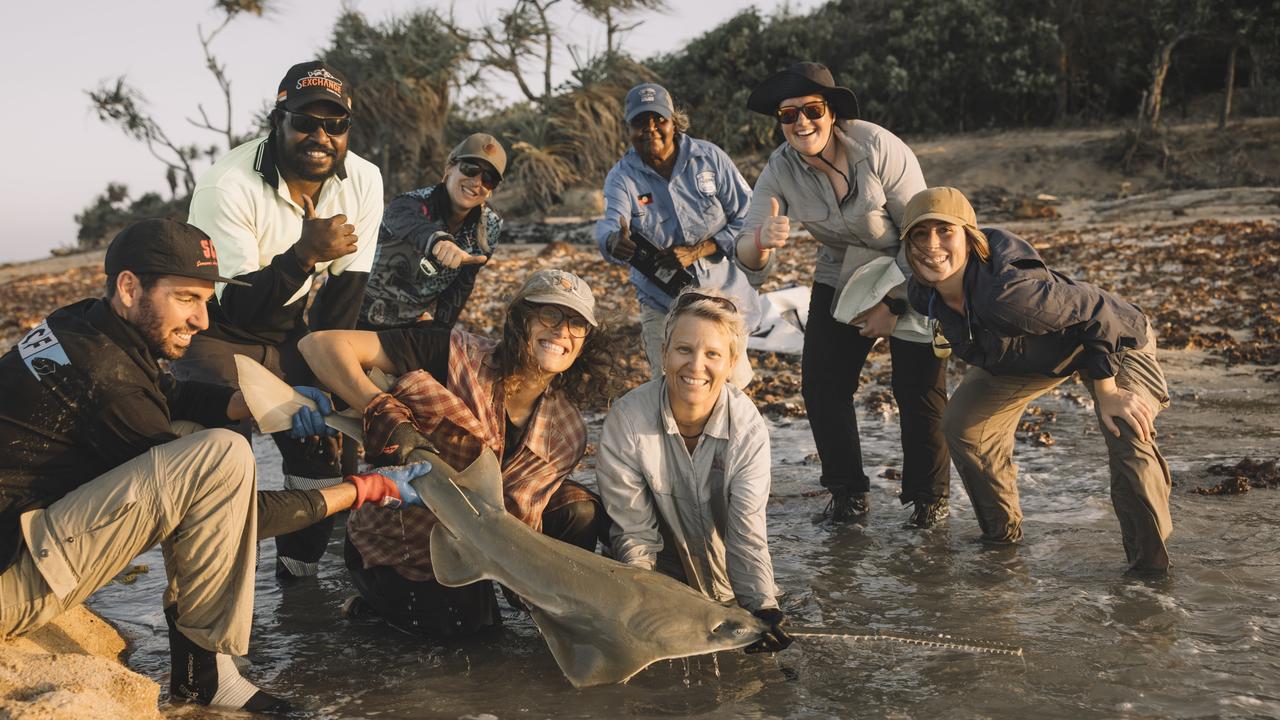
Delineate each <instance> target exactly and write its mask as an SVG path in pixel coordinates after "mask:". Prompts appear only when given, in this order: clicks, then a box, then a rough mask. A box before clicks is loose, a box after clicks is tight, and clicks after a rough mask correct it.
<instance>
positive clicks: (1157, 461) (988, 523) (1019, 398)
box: [942, 336, 1173, 571]
mask: <svg viewBox="0 0 1280 720" xmlns="http://www.w3.org/2000/svg"><path fill="white" fill-rule="evenodd" d="M1155 347H1156V345H1155V338H1154V337H1153V336H1148V341H1147V344H1146V345H1145V346H1144V347H1143V348H1141V349H1138V350H1129V351H1127V352H1125V354H1124V356H1123V358H1122V360H1121V364H1120V370H1119V372H1118V373H1117V374H1116V385H1117V386H1119V387H1121V388H1124V389H1126V390H1129V391H1131V392H1133V393H1136V394H1137V395H1138V396H1139V397H1141V398H1142V399H1143V400H1145V401H1146V402H1147V404H1148V405H1149V406H1150V407H1151V408H1154V409H1155V410H1156V411H1157V412H1158V411H1159V410H1161V409H1163V408H1166V407H1168V406H1169V393H1168V389H1167V386H1166V384H1165V379H1164V373H1163V371H1162V370H1161V369H1160V364H1159V363H1158V362H1157V361H1156V356H1155ZM1064 380H1066V378H1053V377H1040V376H1030V375H992V374H991V373H989V372H987V371H986V370H983V369H981V368H978V367H972V368H970V369H969V371H968V372H967V373H966V374H965V376H964V380H963V381H962V382H961V383H960V385H959V387H957V388H956V391H955V393H954V394H953V395H952V396H951V399H950V401H948V403H947V409H946V412H945V413H944V414H943V418H942V427H943V433H944V434H945V435H946V438H947V446H948V448H949V449H950V450H951V459H952V461H953V462H954V463H955V466H956V470H958V471H959V473H960V478H961V480H962V481H963V482H964V488H965V491H966V492H967V493H968V495H969V500H970V501H971V502H972V503H973V509H974V513H975V514H976V515H977V516H978V524H979V525H980V526H981V527H982V537H983V539H984V540H989V541H993V542H1014V541H1017V540H1019V539H1020V538H1021V537H1022V509H1021V508H1020V507H1019V504H1018V482H1017V480H1018V466H1017V465H1015V464H1014V462H1013V445H1014V432H1015V431H1016V430H1017V427H1018V421H1019V419H1021V418H1022V413H1023V411H1024V410H1026V408H1027V405H1028V404H1030V402H1031V401H1032V400H1034V399H1036V398H1037V397H1039V396H1041V395H1043V394H1045V393H1046V392H1049V391H1050V390H1052V389H1053V388H1054V387H1056V386H1058V385H1059V384H1061V383H1062V382H1063V381H1064ZM1085 385H1086V386H1087V387H1088V388H1089V393H1090V394H1094V390H1093V385H1092V383H1091V382H1089V381H1088V380H1085ZM1094 413H1095V415H1097V416H1098V424H1099V428H1101V429H1102V436H1103V438H1105V440H1106V443H1107V456H1108V461H1109V463H1110V466H1111V504H1112V506H1113V507H1114V508H1115V512H1116V517H1117V518H1119V520H1120V534H1121V537H1122V538H1123V540H1124V551H1125V555H1126V556H1127V558H1128V560H1129V566H1130V568H1131V569H1133V570H1136V571H1161V570H1166V569H1168V567H1169V553H1168V550H1167V549H1166V547H1165V540H1166V539H1167V538H1168V537H1169V535H1170V533H1171V532H1172V531H1173V523H1172V521H1171V520H1170V519H1169V490H1170V487H1171V484H1172V483H1171V480H1170V477H1169V466H1168V465H1167V464H1165V461H1164V458H1163V457H1161V455H1160V449H1159V448H1158V447H1156V444H1155V442H1149V443H1148V442H1143V440H1142V439H1141V437H1139V436H1138V435H1137V434H1136V433H1135V432H1134V431H1133V429H1132V428H1130V427H1129V426H1128V424H1127V423H1125V422H1124V421H1123V420H1116V421H1115V423H1116V425H1117V426H1118V427H1119V428H1120V437H1116V436H1115V435H1113V434H1111V432H1110V431H1108V430H1107V429H1106V428H1105V427H1102V417H1101V415H1100V414H1098V411H1097V396H1096V394H1095V395H1094Z"/></svg>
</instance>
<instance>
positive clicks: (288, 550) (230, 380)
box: [172, 335, 342, 563]
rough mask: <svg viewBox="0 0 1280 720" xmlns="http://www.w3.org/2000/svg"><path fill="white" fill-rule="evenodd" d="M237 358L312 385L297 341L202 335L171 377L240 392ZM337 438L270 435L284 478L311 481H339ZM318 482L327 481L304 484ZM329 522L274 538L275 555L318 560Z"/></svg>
mask: <svg viewBox="0 0 1280 720" xmlns="http://www.w3.org/2000/svg"><path fill="white" fill-rule="evenodd" d="M235 355H245V356H247V357H249V358H252V359H253V360H256V361H257V362H259V363H261V364H262V365H263V366H264V367H266V368H267V369H268V370H270V371H271V372H273V373H275V375H276V376H277V377H280V378H283V379H284V381H285V382H287V383H289V384H290V385H312V384H314V383H315V378H314V376H313V375H312V374H311V370H310V368H308V367H307V364H306V361H304V360H303V359H302V356H301V355H299V354H298V352H297V343H296V342H286V343H285V344H284V345H282V346H281V347H273V346H269V345H241V344H238V343H231V342H227V341H225V340H219V339H216V338H211V337H207V336H204V335H197V336H195V337H194V338H192V339H191V348H190V349H189V350H188V351H187V354H186V355H185V356H184V357H182V358H181V359H180V360H176V361H174V362H173V364H172V368H173V374H174V376H175V377H177V378H178V379H179V380H191V381H196V382H206V383H213V384H216V385H230V386H232V387H237V388H238V387H239V386H240V384H239V382H238V379H237V377H236V363H235ZM246 427H247V426H246ZM340 437H341V436H335V437H333V438H321V439H319V440H316V439H311V440H306V441H300V440H294V439H293V438H291V437H289V434H288V433H285V432H278V433H272V435H271V439H272V440H274V441H275V443H276V448H278V449H279V450H280V455H281V457H282V458H283V459H284V472H285V474H286V475H292V476H294V477H295V478H311V479H322V478H325V479H327V478H341V476H342V457H341V444H340V442H339V438H340ZM320 484H326V483H311V484H308V485H320ZM333 523H334V518H333V517H332V516H331V517H328V518H325V519H323V520H321V521H319V522H317V523H316V524H314V525H311V526H309V527H306V528H303V529H302V530H298V531H296V532H291V533H286V534H283V535H278V536H276V554H277V555H279V556H281V557H286V558H291V559H293V560H297V561H299V562H303V563H315V562H319V560H320V557H321V556H322V555H324V549H325V546H326V545H327V544H328V542H329V534H330V533H331V532H332V531H333Z"/></svg>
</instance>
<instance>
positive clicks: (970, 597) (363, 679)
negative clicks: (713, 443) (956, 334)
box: [90, 388, 1280, 719]
mask: <svg viewBox="0 0 1280 720" xmlns="http://www.w3.org/2000/svg"><path fill="white" fill-rule="evenodd" d="M1076 392H1077V393H1080V392H1082V391H1080V389H1079V388H1077V389H1076ZM1086 397H1087V396H1086ZM1200 400H1201V401H1203V402H1205V403H1209V402H1223V403H1227V404H1228V406H1230V405H1231V402H1232V399H1231V398H1227V399H1225V400H1224V399H1222V397H1218V396H1215V397H1213V398H1210V397H1205V398H1200ZM1240 400H1244V398H1237V399H1236V401H1240ZM1037 404H1039V405H1042V406H1043V407H1044V408H1045V409H1046V410H1056V411H1057V413H1058V415H1057V418H1058V419H1057V421H1056V422H1055V423H1053V424H1052V425H1047V426H1046V428H1047V429H1050V430H1051V431H1052V433H1053V435H1054V437H1055V439H1056V440H1057V444H1056V445H1054V446H1052V447H1047V448H1045V447H1033V446H1031V445H1028V444H1026V443H1021V442H1020V443H1019V444H1018V449H1017V460H1018V462H1019V465H1020V467H1021V469H1022V477H1021V490H1022V506H1023V510H1024V513H1025V515H1026V518H1025V521H1024V530H1025V532H1026V538H1025V540H1024V542H1023V544H1022V545H1021V546H1019V547H1016V548H997V549H989V548H984V547H982V546H980V545H979V544H977V543H976V542H975V538H976V537H977V535H978V529H977V523H976V521H975V520H974V518H973V514H972V511H971V508H970V506H969V503H968V500H967V499H966V498H965V497H964V493H963V489H962V488H961V486H960V484H959V482H958V478H953V483H952V492H953V497H952V506H951V507H952V511H951V519H950V521H949V524H947V525H944V526H943V527H941V528H938V529H934V530H930V531H919V530H913V529H907V528H905V527H903V523H904V522H905V521H906V519H907V516H908V510H907V509H905V508H900V507H899V506H898V503H897V500H896V493H897V489H896V487H894V485H895V483H893V482H891V481H889V480H885V479H883V478H879V477H878V475H879V474H880V473H881V472H882V471H883V470H884V469H885V468H886V467H900V465H901V463H900V454H901V453H900V450H899V448H898V447H897V442H898V432H897V427H896V418H889V421H888V422H886V421H885V419H884V418H882V417H880V416H869V415H867V414H865V413H863V414H862V415H861V417H860V421H861V423H862V428H863V439H864V452H865V460H866V469H867V472H868V474H870V475H871V476H872V477H873V498H872V499H873V509H872V513H871V516H870V519H869V522H868V524H867V526H866V527H861V526H858V525H848V526H842V527H840V528H838V529H836V530H830V529H827V528H824V527H821V526H818V525H814V524H813V523H812V522H811V521H810V518H811V516H812V515H813V514H815V513H816V512H818V511H819V510H821V509H822V506H823V505H824V504H825V502H826V498H825V495H821V496H819V495H814V494H811V493H812V492H813V491H814V490H815V489H816V488H817V476H818V468H817V467H816V465H815V464H812V461H806V458H807V457H808V456H810V455H811V454H812V453H813V441H812V438H811V436H810V435H809V431H808V426H807V424H806V423H805V421H803V420H797V421H786V420H781V421H778V422H776V423H775V427H774V432H773V435H772V438H773V459H774V487H773V498H772V500H771V503H770V506H769V529H770V547H771V551H772V553H773V559H774V565H775V568H776V573H777V581H778V584H779V585H780V586H781V587H782V588H783V589H784V590H785V592H786V595H785V597H784V598H783V599H782V604H783V607H784V608H785V609H786V610H787V612H788V614H789V616H790V617H791V618H792V622H793V623H795V624H802V625H824V626H833V627H848V628H853V629H865V628H878V629H884V630H898V631H912V632H935V633H936V632H942V633H947V634H950V635H954V636H961V637H969V638H973V639H976V640H986V641H997V642H1002V643H1009V644H1013V645H1018V646H1021V647H1023V648H1024V649H1025V655H1024V656H1023V657H1009V656H1000V655H991V654H978V653H970V652H964V651H958V650H945V649H931V648H922V647H917V646H911V645H905V644H897V643H891V642H877V643H868V642H858V641H847V640H834V639H816V638H808V639H801V640H798V641H797V642H796V644H795V645H794V646H793V647H792V649H790V650H788V651H786V652H784V653H780V654H778V655H776V656H773V657H768V656H746V655H743V654H741V653H719V654H717V655H714V656H705V657H701V658H692V659H688V660H679V661H664V662H660V663H657V664H656V665H654V666H653V667H650V668H649V669H648V670H645V671H644V672H642V673H641V674H640V675H638V676H636V677H635V678H634V679H632V681H631V682H630V683H628V684H626V685H618V686H611V687H603V688H591V689H587V690H582V691H577V690H574V689H573V688H572V687H571V686H570V685H569V684H568V682H567V681H566V680H565V679H564V678H563V676H562V675H561V674H560V672H559V670H558V669H557V667H556V665H555V662H554V660H553V659H552V658H551V655H550V653H549V652H548V650H547V649H546V646H545V644H544V643H543V642H542V640H541V638H540V637H539V635H538V632H537V629H536V628H535V627H534V626H533V624H532V622H531V621H530V620H529V619H528V616H526V615H521V614H518V613H515V612H511V611H506V620H507V622H506V625H505V627H504V628H503V629H502V630H501V631H500V632H499V633H497V634H496V635H495V636H493V637H489V638H486V639H482V640H478V641H474V642H471V643H467V644H463V645H451V646H443V647H442V646H430V645H425V644H423V643H421V642H420V641H417V640H415V639H412V638H409V637H407V636H403V635H400V634H399V633H397V632H395V631H392V630H389V629H386V628H384V627H383V626H381V625H379V624H377V623H376V622H366V621H345V620H343V619H342V618H341V617H339V614H338V607H339V605H340V603H341V602H342V600H343V599H344V598H345V597H346V596H347V595H348V594H350V593H351V592H353V591H352V589H351V587H350V584H349V583H348V581H347V579H346V573H345V569H344V568H343V566H342V561H341V544H340V541H339V540H337V539H335V540H334V541H333V542H332V543H331V545H330V550H331V553H330V554H329V555H328V556H326V558H325V561H324V563H323V566H322V570H321V574H320V576H319V577H318V578H316V579H314V580H304V581H298V582H294V583H289V584H285V585H281V584H279V583H278V582H277V581H276V580H275V579H274V577H273V576H272V573H271V570H272V568H273V567H274V546H273V543H271V542H266V543H263V544H262V547H261V555H262V562H261V564H260V569H259V575H258V595H257V607H256V610H255V623H254V635H253V645H252V648H251V659H252V661H253V667H252V668H251V669H250V670H249V671H248V673H247V674H248V676H249V677H250V679H252V680H253V681H255V682H257V683H258V684H260V685H262V686H263V687H266V688H268V689H270V690H273V691H275V692H277V693H279V694H281V695H284V696H285V697H289V698H291V699H293V700H294V701H296V702H298V703H299V704H302V705H305V706H306V707H307V708H308V709H309V710H310V716H311V717H315V718H325V719H330V718H332V719H338V718H360V717H377V718H408V717H451V718H456V717H497V718H511V717H531V718H534V717H550V716H555V717H561V718H577V717H582V718H590V717H603V716H630V717H664V716H685V715H698V716H704V717H710V718H720V717H725V718H728V717H749V718H750V717H850V716H858V717H894V718H899V717H936V716H944V715H945V716H949V717H1002V718H1003V717H1009V718H1011V717H1023V716H1028V715H1032V714H1034V715H1036V716H1038V717H1041V718H1087V717H1099V718H1102V717H1106V718H1111V717H1126V718H1156V717H1159V718H1204V717H1280V687H1277V685H1276V679H1277V678H1278V677H1280V552H1277V550H1278V549H1280V530H1278V529H1277V527H1276V523H1275V521H1274V518H1275V517H1276V516H1277V514H1278V512H1280V491H1254V492H1250V493H1248V494H1247V495H1245V496H1241V497H1232V498H1222V497H1202V496H1198V495H1190V494H1188V493H1187V490H1188V489H1190V488H1191V487H1194V486H1196V485H1207V484H1211V482H1209V481H1207V480H1206V479H1205V478H1204V476H1203V472H1202V469H1203V467H1204V466H1205V465H1206V464H1209V463H1212V462H1216V461H1221V460H1229V461H1230V462H1232V463H1234V462H1235V460H1236V459H1238V458H1239V457H1240V456H1241V455H1248V454H1252V455H1253V456H1255V457H1256V456H1266V457H1272V456H1274V454H1275V448H1276V447H1277V440H1278V439H1280V430H1276V429H1275V425H1276V424H1275V423H1274V422H1270V423H1264V424H1267V425H1269V426H1270V427H1271V428H1272V429H1271V430H1270V431H1269V432H1268V431H1264V432H1261V433H1257V432H1251V433H1249V434H1245V435H1242V434H1241V433H1238V432H1234V431H1233V430H1232V429H1231V428H1230V427H1222V426H1218V427H1197V425H1196V422H1197V421H1196V419H1195V418H1196V417H1197V416H1194V415H1181V416H1177V417H1181V418H1182V419H1181V420H1178V419H1177V417H1175V419H1174V420H1173V421H1171V422H1166V421H1165V420H1164V419H1163V418H1162V420H1161V423H1162V425H1161V428H1162V430H1161V440H1162V450H1163V451H1164V453H1165V456H1166V458H1167V459H1168V460H1169V462H1170V465H1171V467H1172V469H1173V473H1174V483H1175V485H1174V494H1173V499H1172V506H1173V518H1174V525H1175V534H1174V537H1173V538H1172V540H1171V542H1170V551H1171V553H1172V555H1173V559H1174V563H1175V568H1174V570H1173V573H1172V575H1171V577H1170V578H1168V579H1165V580H1160V581H1142V580H1134V579H1128V578H1126V577H1124V576H1123V574H1122V572H1123V570H1124V553H1123V550H1122V548H1121V545H1120V538H1119V528H1118V525H1117V522H1116V520H1115V517H1114V515H1113V513H1112V511H1111V506H1110V500H1109V497H1108V492H1107V478H1108V473H1107V470H1106V453H1105V449H1104V448H1103V446H1102V442H1101V438H1100V437H1099V435H1098V430H1097V428H1096V427H1095V426H1093V414H1092V412H1091V410H1089V409H1088V408H1082V407H1080V406H1079V405H1078V404H1077V403H1075V402H1073V401H1071V400H1070V399H1069V398H1068V397H1066V396H1063V395H1058V396H1054V397H1048V398H1045V399H1043V400H1042V401H1040V402H1038V403H1037ZM1246 404H1247V403H1246ZM1237 412H1239V413H1252V412H1263V413H1267V414H1269V415H1270V417H1275V401H1274V397H1272V398H1271V399H1270V400H1268V401H1267V402H1265V403H1263V407H1262V408H1260V409H1258V408H1250V407H1244V406H1243V405H1240V406H1238V411H1237ZM592 428H593V433H594V432H598V430H599V420H598V419H597V420H596V422H593V423H592ZM1215 436H1219V437H1221V438H1222V441H1221V442H1219V441H1218V439H1217V437H1215ZM593 440H594V437H593ZM255 448H256V450H257V452H258V454H259V457H260V458H263V461H264V462H263V464H262V471H261V474H260V482H261V483H262V484H263V486H264V487H278V486H279V480H280V476H279V471H278V465H277V461H276V460H275V457H276V456H275V451H274V448H272V447H271V444H270V442H269V441H267V440H264V439H262V438H257V439H256V441H255ZM1217 452H1230V453H1231V455H1230V456H1229V457H1228V456H1222V457H1221V458H1218V456H1216V453H1217ZM579 477H587V478H590V473H589V472H586V473H580V474H579ZM337 537H340V536H339V535H338V533H335V538H337ZM138 562H141V563H146V564H148V565H150V566H151V568H152V569H151V572H150V573H148V574H146V575H143V576H142V577H141V578H140V579H139V580H138V581H137V582H136V583H135V584H133V585H129V586H124V585H112V586H110V587H108V588H106V589H104V590H102V591H101V592H99V593H98V594H97V595H95V596H94V598H93V600H92V601H91V603H90V604H91V605H92V607H93V608H94V609H95V610H96V611H98V612H100V613H102V614H103V615H104V616H106V617H107V618H108V619H109V620H111V621H112V622H113V623H115V624H116V625H117V626H119V627H120V628H121V629H122V630H123V632H124V633H125V634H126V635H127V636H128V637H130V638H131V639H132V640H133V641H134V642H135V646H136V649H135V651H134V653H133V655H132V656H131V659H130V661H129V663H130V665H131V666H132V667H134V668H135V669H137V670H139V671H140V672H142V673H144V674H146V675H148V676H150V677H152V678H154V679H156V680H157V681H159V682H160V683H161V685H162V687H167V684H168V677H167V676H168V650H167V644H166V641H165V632H164V627H165V625H164V618H163V617H162V615H161V613H160V605H159V596H160V594H161V589H162V585H163V582H164V572H163V566H162V563H161V560H160V556H159V552H158V551H153V552H151V553H148V554H147V555H145V556H143V557H142V558H140V559H139V561H138ZM504 608H505V605H504ZM162 694H163V693H162ZM165 711H166V713H167V714H170V715H172V716H175V717H192V718H212V717H231V716H234V717H243V716H242V715H238V714H225V713H214V712H210V711H207V710H202V709H196V708H191V707H189V706H167V707H165Z"/></svg>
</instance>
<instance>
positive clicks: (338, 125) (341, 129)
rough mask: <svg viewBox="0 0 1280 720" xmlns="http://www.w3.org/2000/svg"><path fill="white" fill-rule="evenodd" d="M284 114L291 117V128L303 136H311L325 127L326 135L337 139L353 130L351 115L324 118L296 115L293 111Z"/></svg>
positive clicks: (304, 114) (286, 111) (302, 114)
mask: <svg viewBox="0 0 1280 720" xmlns="http://www.w3.org/2000/svg"><path fill="white" fill-rule="evenodd" d="M284 114H285V115H288V116H289V127H291V128H293V129H294V130H296V131H298V132H300V133H302V134H303V135H310V134H311V133H313V132H315V131H316V128H319V127H323V128H324V132H325V134H326V135H329V136H334V137H336V136H338V135H346V134H347V131H348V130H350V129H351V116H350V115H344V116H342V117H323V118H322V117H316V116H315V115H307V114H306V113H296V112H293V111H291V110H285V112H284Z"/></svg>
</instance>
